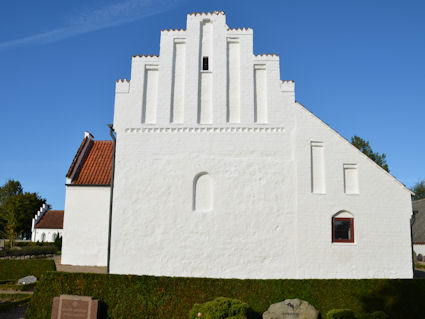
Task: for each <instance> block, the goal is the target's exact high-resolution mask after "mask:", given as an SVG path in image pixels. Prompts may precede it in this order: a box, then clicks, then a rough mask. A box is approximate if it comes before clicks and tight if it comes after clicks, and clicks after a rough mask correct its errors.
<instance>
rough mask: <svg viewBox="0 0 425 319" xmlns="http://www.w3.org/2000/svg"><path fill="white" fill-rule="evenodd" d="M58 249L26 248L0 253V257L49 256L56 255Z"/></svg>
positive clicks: (49, 247) (7, 249)
mask: <svg viewBox="0 0 425 319" xmlns="http://www.w3.org/2000/svg"><path fill="white" fill-rule="evenodd" d="M56 252H57V249H56V247H55V246H52V245H50V246H26V247H21V248H20V249H16V248H15V249H10V248H6V249H5V250H2V251H0V257H7V256H27V255H48V254H56Z"/></svg>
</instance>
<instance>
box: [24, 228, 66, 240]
mask: <svg viewBox="0 0 425 319" xmlns="http://www.w3.org/2000/svg"><path fill="white" fill-rule="evenodd" d="M43 234H44V240H43ZM58 234H59V235H60V236H62V234H63V229H54V228H34V230H33V232H32V239H31V240H32V241H34V242H37V241H40V242H42V241H44V242H54V241H55V238H56V236H57V235H58Z"/></svg>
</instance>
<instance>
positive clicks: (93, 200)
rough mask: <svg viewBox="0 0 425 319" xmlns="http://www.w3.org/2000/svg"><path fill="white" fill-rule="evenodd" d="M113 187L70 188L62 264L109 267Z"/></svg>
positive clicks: (67, 195) (67, 188)
mask: <svg viewBox="0 0 425 319" xmlns="http://www.w3.org/2000/svg"><path fill="white" fill-rule="evenodd" d="M109 196H110V188H109V187H103V186H66V195H65V212H66V213H65V214H64V233H63V239H62V260H61V261H62V264H66V265H68V264H69V265H77V266H106V258H107V247H108V223H109Z"/></svg>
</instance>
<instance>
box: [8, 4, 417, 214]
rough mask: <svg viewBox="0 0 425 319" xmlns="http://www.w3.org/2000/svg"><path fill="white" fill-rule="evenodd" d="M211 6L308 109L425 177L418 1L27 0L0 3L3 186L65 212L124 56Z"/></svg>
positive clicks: (396, 171)
mask: <svg viewBox="0 0 425 319" xmlns="http://www.w3.org/2000/svg"><path fill="white" fill-rule="evenodd" d="M214 10H223V11H225V12H226V16H227V24H228V25H229V26H230V27H251V28H253V29H254V51H255V53H256V54H258V53H277V54H279V55H280V67H281V78H282V80H285V79H286V80H295V83H296V99H297V100H298V101H300V102H301V103H302V104H303V105H305V106H306V107H307V108H309V109H310V110H311V111H312V112H313V113H314V114H316V115H317V116H319V117H320V118H321V119H322V120H323V121H324V122H326V123H328V124H329V125H330V126H331V127H333V128H334V129H336V130H337V131H338V132H339V133H340V134H342V135H343V136H344V137H346V138H350V137H351V136H353V135H354V134H357V135H359V136H361V137H363V138H365V139H367V140H369V141H370V143H371V145H372V147H373V149H374V150H375V151H378V152H385V153H386V154H387V157H388V164H389V167H390V170H391V173H392V174H393V175H394V176H395V177H397V178H398V179H399V180H400V181H401V182H403V183H405V184H406V185H407V186H411V185H413V184H414V183H415V182H417V181H418V180H421V179H425V169H424V168H425V141H424V136H425V135H424V123H425V102H424V101H425V19H424V16H425V1H422V0H417V1H415V0H407V1H391V0H357V1H349V0H346V1H341V0H323V1H316V0H311V1H304V0H301V1H300V0H298V1H287V0H281V1H277V0H263V1H247V0H244V1H239V0H227V1H222V0H214V1H206V0H205V1H202V0H197V1H189V0H167V1H165V0H122V1H115V0H108V1H98V0H85V1H83V0H74V1H57V0H54V1H53V0H45V1H29V0H27V1H2V3H1V4H0V74H1V76H0V107H1V113H0V114H1V117H0V121H1V145H2V147H1V152H0V155H1V156H0V183H1V184H3V183H4V182H6V180H7V179H9V178H13V179H16V180H19V181H20V182H21V183H22V185H23V187H24V190H26V191H31V192H38V193H39V194H40V195H41V196H43V197H45V198H46V199H47V201H48V203H50V204H51V205H52V206H53V208H56V209H62V208H63V207H64V201H65V186H64V184H65V174H66V171H67V170H68V167H69V165H70V163H71V161H72V158H73V156H74V154H75V152H76V151H77V148H78V146H79V144H80V142H81V140H82V138H83V133H84V131H86V130H87V131H90V132H91V133H92V134H93V135H94V136H95V138H96V139H109V132H108V128H107V126H106V124H107V123H111V122H112V118H113V105H114V87H115V80H116V79H118V78H124V77H126V78H129V77H130V62H131V56H132V55H134V54H137V53H139V54H159V37H160V30H161V29H164V28H185V24H186V14H187V13H189V12H193V11H214Z"/></svg>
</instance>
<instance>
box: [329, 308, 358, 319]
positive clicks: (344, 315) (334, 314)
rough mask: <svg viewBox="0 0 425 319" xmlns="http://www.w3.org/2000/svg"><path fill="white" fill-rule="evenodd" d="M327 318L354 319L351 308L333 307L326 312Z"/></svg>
mask: <svg viewBox="0 0 425 319" xmlns="http://www.w3.org/2000/svg"><path fill="white" fill-rule="evenodd" d="M326 318H327V319H356V317H355V316H354V312H353V310H350V309H334V310H331V311H329V312H328V313H327V314H326Z"/></svg>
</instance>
